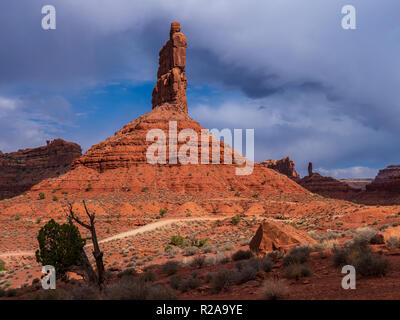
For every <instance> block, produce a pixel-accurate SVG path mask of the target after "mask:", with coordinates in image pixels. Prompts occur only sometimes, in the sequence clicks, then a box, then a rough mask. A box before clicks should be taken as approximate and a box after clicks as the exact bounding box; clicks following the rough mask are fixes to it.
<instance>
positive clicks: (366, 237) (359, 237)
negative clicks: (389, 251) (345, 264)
mask: <svg viewBox="0 0 400 320" xmlns="http://www.w3.org/2000/svg"><path fill="white" fill-rule="evenodd" d="M377 233H378V231H377V230H375V229H371V228H368V227H361V228H357V230H356V235H355V236H354V239H353V240H354V241H355V242H364V241H365V242H367V243H371V240H372V239H373V238H374V237H375V236H376V235H377Z"/></svg>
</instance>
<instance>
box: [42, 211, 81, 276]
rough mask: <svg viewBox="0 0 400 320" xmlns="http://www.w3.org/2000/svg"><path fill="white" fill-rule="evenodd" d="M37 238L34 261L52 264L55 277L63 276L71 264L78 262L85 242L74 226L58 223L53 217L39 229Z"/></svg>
mask: <svg viewBox="0 0 400 320" xmlns="http://www.w3.org/2000/svg"><path fill="white" fill-rule="evenodd" d="M37 240H38V242H39V249H38V250H37V251H36V261H37V262H39V263H42V265H51V266H54V268H55V269H56V276H57V278H63V277H64V276H65V273H66V272H67V271H68V269H69V268H70V267H71V266H73V265H77V264H78V263H79V260H80V256H81V253H82V250H83V247H84V246H85V243H86V241H85V240H84V239H82V237H81V235H80V233H79V230H78V228H77V227H76V226H74V225H70V224H66V223H65V224H62V225H60V224H58V223H57V222H55V221H54V220H53V219H51V220H50V221H49V222H48V223H47V224H45V225H44V226H43V227H42V228H41V229H40V230H39V233H38V236H37Z"/></svg>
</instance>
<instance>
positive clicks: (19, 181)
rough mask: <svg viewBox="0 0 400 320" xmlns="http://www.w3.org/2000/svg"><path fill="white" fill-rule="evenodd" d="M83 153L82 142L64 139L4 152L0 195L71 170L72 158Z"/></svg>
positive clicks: (0, 158)
mask: <svg viewBox="0 0 400 320" xmlns="http://www.w3.org/2000/svg"><path fill="white" fill-rule="evenodd" d="M81 154H82V149H81V147H80V146H79V145H77V144H76V143H71V142H66V141H64V140H62V139H56V140H53V141H51V142H50V141H48V142H47V145H46V146H43V147H39V148H33V149H24V150H19V151H17V152H11V153H2V152H0V199H4V198H10V197H14V196H16V195H18V194H21V193H23V192H24V191H26V190H29V189H30V188H31V187H32V186H33V185H35V184H37V183H39V182H40V181H42V180H44V179H47V178H52V177H56V176H58V175H60V174H63V173H65V172H67V171H69V169H70V164H71V162H72V161H73V160H74V159H76V158H78V157H80V156H81Z"/></svg>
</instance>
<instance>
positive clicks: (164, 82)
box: [152, 22, 187, 113]
mask: <svg viewBox="0 0 400 320" xmlns="http://www.w3.org/2000/svg"><path fill="white" fill-rule="evenodd" d="M180 31H181V26H180V24H179V23H178V22H173V23H172V24H171V30H170V34H169V40H168V41H167V43H166V44H165V45H164V47H163V48H162V49H161V51H160V54H159V55H160V60H159V68H158V72H157V83H156V85H155V87H154V90H153V98H152V105H153V109H154V108H156V107H157V106H160V105H163V104H165V103H168V104H171V105H173V106H174V107H176V108H177V109H179V110H181V111H183V112H185V113H187V101H186V88H187V79H186V75H185V64H186V47H187V42H186V38H185V35H184V34H183V33H181V32H180Z"/></svg>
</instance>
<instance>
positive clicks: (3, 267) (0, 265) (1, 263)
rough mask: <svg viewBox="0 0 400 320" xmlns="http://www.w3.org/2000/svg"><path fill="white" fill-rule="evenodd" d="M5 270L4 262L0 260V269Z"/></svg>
mask: <svg viewBox="0 0 400 320" xmlns="http://www.w3.org/2000/svg"><path fill="white" fill-rule="evenodd" d="M5 270H6V263H5V262H4V261H3V260H0V271H5Z"/></svg>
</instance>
